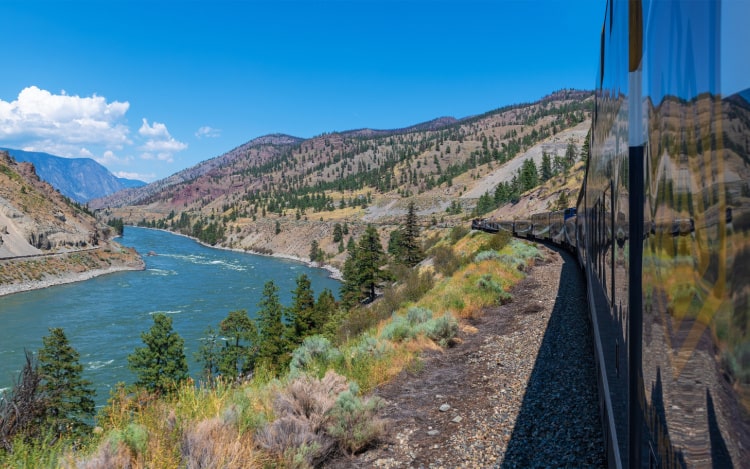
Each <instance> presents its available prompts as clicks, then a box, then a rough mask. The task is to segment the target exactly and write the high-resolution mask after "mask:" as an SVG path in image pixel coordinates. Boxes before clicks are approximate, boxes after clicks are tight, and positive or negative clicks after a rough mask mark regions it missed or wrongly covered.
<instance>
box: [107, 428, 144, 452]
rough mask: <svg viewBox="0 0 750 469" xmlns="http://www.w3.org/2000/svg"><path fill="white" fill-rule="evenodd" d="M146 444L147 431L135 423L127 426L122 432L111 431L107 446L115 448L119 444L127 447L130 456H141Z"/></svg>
mask: <svg viewBox="0 0 750 469" xmlns="http://www.w3.org/2000/svg"><path fill="white" fill-rule="evenodd" d="M147 443H148V430H146V427H144V426H143V425H138V424H137V423H131V424H128V426H127V427H125V428H124V429H122V430H113V431H112V433H110V435H109V444H110V446H111V447H112V448H117V447H118V446H119V445H120V444H122V445H124V446H125V447H127V448H128V449H129V450H130V452H131V454H132V455H134V456H135V455H139V454H141V455H142V454H143V453H144V452H145V451H146V444H147Z"/></svg>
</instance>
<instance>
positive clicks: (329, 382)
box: [255, 371, 347, 467]
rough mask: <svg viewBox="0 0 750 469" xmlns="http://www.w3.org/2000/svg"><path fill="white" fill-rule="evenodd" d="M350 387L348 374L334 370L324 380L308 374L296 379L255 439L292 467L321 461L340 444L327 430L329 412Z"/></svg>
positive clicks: (289, 384)
mask: <svg viewBox="0 0 750 469" xmlns="http://www.w3.org/2000/svg"><path fill="white" fill-rule="evenodd" d="M346 389H347V385H346V378H344V377H343V376H340V375H338V374H336V373H335V372H333V371H329V372H328V373H326V375H325V377H323V379H320V380H318V379H315V378H311V377H310V376H307V375H303V376H300V377H298V378H295V379H293V380H292V381H290V382H289V383H288V384H287V385H286V387H285V388H284V389H282V390H281V391H280V392H279V394H278V395H277V396H276V400H275V401H274V403H273V409H274V412H275V414H276V417H277V418H276V420H274V421H273V422H271V423H270V424H268V425H266V426H265V427H263V428H261V429H260V430H259V431H258V432H257V433H256V435H255V441H256V442H257V443H258V445H260V446H261V447H262V448H265V449H266V450H268V451H269V452H271V453H274V454H276V455H277V456H279V457H281V458H283V459H284V460H285V462H286V463H287V465H289V466H291V467H310V466H317V465H319V464H321V463H322V462H323V461H325V460H326V459H327V458H329V457H330V456H331V455H332V454H333V452H334V449H335V448H336V443H337V442H336V440H335V439H334V438H333V437H332V436H331V435H329V434H328V433H327V432H326V426H327V424H328V420H329V417H328V414H329V412H330V411H331V409H332V408H333V406H334V405H335V404H336V399H337V397H338V395H339V394H341V393H342V392H344V391H345V390H346Z"/></svg>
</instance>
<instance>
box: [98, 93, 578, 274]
mask: <svg viewBox="0 0 750 469" xmlns="http://www.w3.org/2000/svg"><path fill="white" fill-rule="evenodd" d="M591 103H592V94H591V93H590V92H585V91H575V90H563V91H559V92H556V93H553V94H551V95H549V96H546V97H545V98H543V99H541V100H539V101H537V102H534V103H525V104H518V105H512V106H507V107H504V108H501V109H496V110H493V111H490V112H487V113H485V114H483V115H479V116H472V117H468V118H464V119H454V118H449V117H444V118H440V119H435V120H433V121H430V122H427V123H423V124H418V125H415V126H412V127H409V128H405V129H396V130H372V129H359V130H353V131H348V132H335V133H326V134H323V135H319V136H317V137H314V138H310V139H305V140H303V139H299V138H295V137H290V136H286V135H270V136H266V137H262V138H260V139H255V140H253V141H250V142H248V143H247V144H245V145H242V146H240V147H238V148H235V149H233V150H232V151H230V152H227V153H226V154H224V155H222V156H219V157H217V158H214V159H212V160H208V161H205V162H203V163H200V164H198V165H196V166H194V167H192V168H189V169H187V170H184V171H182V172H180V173H177V174H175V175H173V176H171V177H169V178H166V179H164V180H162V181H158V182H156V183H153V184H150V185H148V186H144V187H142V188H138V189H131V190H128V191H124V192H120V193H118V194H114V195H113V196H110V197H108V198H105V199H99V200H95V201H92V202H91V203H90V204H89V206H90V207H92V208H95V209H101V210H100V212H99V213H100V214H101V216H102V217H103V218H104V219H108V218H112V217H118V218H123V219H124V220H125V221H126V223H132V224H142V225H146V226H153V227H158V228H165V229H169V230H173V231H179V232H182V233H185V234H188V235H191V236H194V237H196V238H199V239H201V240H203V241H204V242H206V243H208V244H215V245H220V246H224V247H229V248H235V249H244V250H254V251H259V252H273V253H277V254H278V253H281V254H285V255H292V256H296V257H301V258H307V257H308V255H309V252H310V244H311V242H312V240H316V241H318V244H319V245H320V247H321V248H322V249H323V251H324V254H325V257H326V259H327V260H328V261H330V262H332V263H334V264H336V263H337V261H340V260H341V259H342V258H343V255H341V254H340V251H341V245H340V243H336V242H334V241H333V240H332V230H333V226H334V225H335V223H337V222H338V223H344V222H345V223H346V224H347V226H349V227H350V228H351V230H352V234H353V235H354V236H356V235H357V233H359V232H360V230H362V229H363V227H364V225H365V224H366V223H377V224H378V225H379V226H380V228H381V230H382V235H381V239H383V241H384V243H386V242H387V239H388V238H387V234H388V233H387V232H388V231H389V230H390V229H392V228H393V227H395V226H396V224H398V223H399V222H400V220H401V218H402V217H403V214H405V213H406V208H407V205H408V204H409V203H410V202H414V203H415V204H416V206H417V208H418V210H419V215H420V217H421V221H422V223H423V225H424V226H425V227H427V226H429V225H431V224H439V223H461V222H463V221H462V220H465V219H466V218H467V217H469V216H471V213H472V211H473V210H474V209H475V207H476V205H477V201H478V200H479V198H480V197H482V196H485V197H488V196H489V195H491V194H492V193H493V192H494V190H495V188H496V187H497V184H499V183H500V182H509V181H512V180H514V178H515V179H518V176H519V175H520V173H519V171H520V168H521V166H522V163H523V161H524V160H526V159H532V160H533V161H534V162H535V164H537V165H539V164H540V160H541V158H542V155H543V154H545V153H547V154H549V155H551V156H552V157H553V158H554V157H557V158H558V159H561V158H563V156H564V155H565V153H566V149H567V147H569V146H572V147H573V148H574V152H575V153H576V154H579V153H580V148H581V146H582V143H583V140H584V138H585V135H586V132H587V130H588V127H589V126H590V115H589V113H590V111H589V109H590V108H591ZM571 164H572V162H571ZM521 192H523V191H521ZM499 205H500V203H498V204H497V205H496V206H499ZM545 208H546V207H545ZM384 236H386V237H384ZM344 241H346V240H344Z"/></svg>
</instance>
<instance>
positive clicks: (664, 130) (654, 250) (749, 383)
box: [472, 0, 750, 468]
mask: <svg viewBox="0 0 750 469" xmlns="http://www.w3.org/2000/svg"><path fill="white" fill-rule="evenodd" d="M748 20H750V2H744V1H739V0H737V1H732V0H724V1H704V0H694V1H687V2H679V1H658V2H653V1H639V0H631V1H624V0H609V1H608V2H607V6H606V10H605V17H604V24H603V28H602V35H601V54H600V56H599V65H600V66H599V69H598V76H597V89H596V103H595V108H594V114H593V122H592V134H591V135H592V136H591V141H590V142H589V143H590V148H591V155H590V158H589V161H588V164H587V167H586V175H585V178H584V183H583V187H582V188H581V191H580V196H579V198H578V201H577V204H576V207H575V208H574V209H572V210H571V211H570V212H569V213H568V214H569V216H567V217H566V216H565V215H566V214H565V212H564V211H563V213H562V217H561V216H560V213H559V212H552V213H545V214H536V215H533V216H532V217H531V219H530V220H514V221H512V222H511V221H502V220H500V221H492V223H494V224H495V225H497V226H500V224H505V225H506V226H512V232H513V234H514V235H516V236H520V237H524V238H529V239H538V240H544V241H547V242H551V243H554V244H558V245H560V246H563V247H566V248H568V249H572V250H573V251H574V252H575V254H576V257H577V258H578V261H579V262H580V264H581V266H582V268H583V269H584V271H585V273H586V282H587V295H588V304H589V311H590V317H591V324H592V330H593V333H594V342H595V355H596V362H597V374H598V381H599V383H598V384H599V395H600V414H601V418H602V425H603V432H604V437H605V438H604V439H605V444H606V453H607V461H608V465H609V466H610V467H614V468H627V467H633V468H638V467H649V468H653V467H659V468H661V467H721V468H724V467H750V52H748V45H750V28H748V27H747V26H746V24H747V22H748ZM561 218H562V221H561ZM475 222H476V223H474V222H473V223H472V226H475V225H476V227H477V229H482V226H483V225H484V224H485V223H487V221H486V220H475Z"/></svg>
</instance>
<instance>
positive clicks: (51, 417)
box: [39, 327, 95, 436]
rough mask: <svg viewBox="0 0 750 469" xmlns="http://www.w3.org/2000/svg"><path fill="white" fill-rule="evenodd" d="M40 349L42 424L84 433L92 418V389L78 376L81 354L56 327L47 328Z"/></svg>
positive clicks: (61, 432)
mask: <svg viewBox="0 0 750 469" xmlns="http://www.w3.org/2000/svg"><path fill="white" fill-rule="evenodd" d="M49 332H50V334H49V335H48V336H46V337H44V338H43V339H42V342H43V344H44V347H43V348H42V349H41V350H39V377H40V378H41V383H40V391H41V392H42V394H43V395H44V397H45V404H46V409H47V410H46V416H45V423H46V424H47V425H49V426H51V427H52V428H53V429H54V431H55V433H56V434H58V435H63V434H65V433H68V432H70V433H71V434H73V435H78V436H81V435H83V434H85V433H86V432H87V431H88V430H89V429H90V425H89V424H88V423H87V421H88V420H91V419H92V418H93V417H94V413H95V412H94V411H95V408H94V391H93V390H92V389H91V381H88V380H85V379H83V378H82V377H81V373H82V372H83V366H82V365H81V364H80V363H79V362H78V359H79V358H80V355H79V354H78V352H77V351H76V350H75V349H74V348H73V347H72V346H71V345H70V343H69V342H68V339H67V337H65V333H64V332H63V330H62V329H61V328H59V327H55V328H50V330H49Z"/></svg>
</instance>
